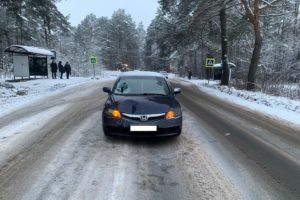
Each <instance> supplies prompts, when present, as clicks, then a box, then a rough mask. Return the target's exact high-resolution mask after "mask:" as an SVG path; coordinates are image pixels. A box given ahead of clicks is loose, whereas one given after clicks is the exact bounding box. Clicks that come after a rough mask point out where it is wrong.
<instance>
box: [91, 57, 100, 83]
mask: <svg viewBox="0 0 300 200" xmlns="http://www.w3.org/2000/svg"><path fill="white" fill-rule="evenodd" d="M89 63H90V64H92V65H93V71H94V78H95V76H96V73H95V64H98V59H97V57H96V56H94V55H90V57H89Z"/></svg>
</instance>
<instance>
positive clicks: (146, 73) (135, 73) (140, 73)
mask: <svg viewBox="0 0 300 200" xmlns="http://www.w3.org/2000/svg"><path fill="white" fill-rule="evenodd" d="M124 76H150V77H151V76H155V77H163V78H164V76H163V75H162V74H160V73H157V72H151V71H137V70H136V71H129V72H123V73H121V74H120V77H124Z"/></svg>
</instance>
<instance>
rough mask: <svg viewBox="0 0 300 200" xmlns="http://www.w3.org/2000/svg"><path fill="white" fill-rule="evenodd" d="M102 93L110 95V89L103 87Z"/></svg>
mask: <svg viewBox="0 0 300 200" xmlns="http://www.w3.org/2000/svg"><path fill="white" fill-rule="evenodd" d="M103 92H106V93H108V94H111V89H110V88H109V87H104V88H103Z"/></svg>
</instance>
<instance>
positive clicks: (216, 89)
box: [184, 79, 300, 125]
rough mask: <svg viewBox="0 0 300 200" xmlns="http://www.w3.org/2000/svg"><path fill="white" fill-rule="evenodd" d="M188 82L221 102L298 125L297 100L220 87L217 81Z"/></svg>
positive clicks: (299, 119) (299, 116) (299, 108)
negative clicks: (227, 102)
mask: <svg viewBox="0 0 300 200" xmlns="http://www.w3.org/2000/svg"><path fill="white" fill-rule="evenodd" d="M184 80H185V81H186V80H187V79H184ZM189 82H190V83H193V84H195V85H197V86H198V87H199V88H200V89H201V90H202V91H204V92H207V93H209V94H211V95H214V96H217V97H219V98H221V99H223V100H226V101H229V102H233V103H236V104H238V105H241V106H244V107H247V108H249V109H252V110H255V111H258V112H261V113H263V114H267V115H269V116H270V117H272V118H277V119H279V120H285V121H287V122H291V123H294V124H297V125H300V101H298V100H291V99H289V98H286V97H280V96H271V95H267V94H264V93H261V92H251V91H246V90H237V89H235V88H234V87H228V86H220V85H219V82H218V81H209V83H208V81H207V80H189Z"/></svg>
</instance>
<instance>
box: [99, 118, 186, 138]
mask: <svg viewBox="0 0 300 200" xmlns="http://www.w3.org/2000/svg"><path fill="white" fill-rule="evenodd" d="M130 126H156V127H157V131H134V132H133V131H130ZM102 127H103V131H104V133H105V134H106V135H109V136H127V137H167V136H177V135H180V134H181V127H182V116H180V117H177V118H174V119H168V120H167V119H160V120H155V121H148V122H141V121H138V120H131V119H128V118H124V117H123V118H122V119H119V120H118V119H114V118H111V117H107V116H105V115H103V116H102Z"/></svg>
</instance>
